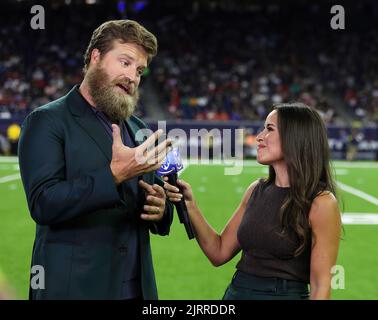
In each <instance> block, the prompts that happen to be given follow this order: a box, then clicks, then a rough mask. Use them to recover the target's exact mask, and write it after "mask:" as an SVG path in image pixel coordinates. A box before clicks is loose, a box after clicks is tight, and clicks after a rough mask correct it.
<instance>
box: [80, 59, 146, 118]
mask: <svg viewBox="0 0 378 320" xmlns="http://www.w3.org/2000/svg"><path fill="white" fill-rule="evenodd" d="M86 77H87V80H88V87H89V94H90V95H91V97H92V99H93V101H94V103H95V104H96V108H97V109H98V110H100V111H102V112H103V113H105V114H106V115H107V116H108V118H109V119H110V120H111V121H112V122H113V123H119V122H120V121H123V120H126V119H128V118H129V117H130V116H131V115H132V114H133V112H134V110H135V106H136V104H137V103H138V99H139V91H138V89H137V88H136V87H135V85H134V84H133V83H130V82H129V81H127V80H121V79H119V80H117V79H116V80H113V81H111V80H110V79H109V76H108V74H107V73H106V71H105V70H104V69H103V68H101V67H95V68H93V69H92V70H88V71H87V74H86ZM122 87H123V88H127V91H128V93H126V92H122V91H123V89H122ZM116 91H118V92H116Z"/></svg>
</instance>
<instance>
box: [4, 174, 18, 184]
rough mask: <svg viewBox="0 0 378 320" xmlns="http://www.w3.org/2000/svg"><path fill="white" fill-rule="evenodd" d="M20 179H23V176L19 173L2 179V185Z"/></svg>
mask: <svg viewBox="0 0 378 320" xmlns="http://www.w3.org/2000/svg"><path fill="white" fill-rule="evenodd" d="M18 179H21V176H20V174H19V173H16V174H12V175H10V176H5V177H1V178H0V183H5V182H9V181H13V180H18Z"/></svg>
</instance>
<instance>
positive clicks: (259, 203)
mask: <svg viewBox="0 0 378 320" xmlns="http://www.w3.org/2000/svg"><path fill="white" fill-rule="evenodd" d="M289 190H290V188H282V187H277V186H276V185H275V183H274V182H273V183H269V184H267V183H264V181H263V180H260V181H259V183H258V184H257V185H256V187H255V189H254V190H253V192H252V195H251V198H250V199H249V201H248V204H247V207H246V210H245V213H244V217H243V219H242V221H241V223H240V226H239V229H238V232H237V237H238V241H239V244H240V246H241V249H242V257H241V259H240V261H239V262H238V264H237V266H236V268H237V269H238V270H240V271H243V272H246V273H249V274H253V275H255V276H260V277H277V278H282V279H287V280H296V281H304V282H307V283H309V282H310V258H311V243H309V244H308V245H307V246H306V248H305V250H304V251H303V252H302V254H300V255H299V256H297V257H294V252H295V250H296V249H297V248H298V245H299V240H298V238H297V237H296V235H295V234H294V233H293V232H292V233H291V234H290V233H289V235H288V236H286V237H282V236H281V235H280V234H279V233H280V231H281V227H280V218H279V211H280V208H281V206H282V204H283V202H284V200H285V197H286V196H287V195H288V193H289ZM310 242H311V241H310Z"/></svg>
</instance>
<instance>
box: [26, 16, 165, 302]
mask: <svg viewBox="0 0 378 320" xmlns="http://www.w3.org/2000/svg"><path fill="white" fill-rule="evenodd" d="M156 53H157V40H156V38H155V36H154V35H153V34H151V33H150V32H149V31H147V30H146V29H145V28H144V27H143V26H141V25H140V24H138V23H137V22H135V21H132V20H113V21H108V22H105V23H104V24H102V25H101V26H99V27H98V28H97V29H96V30H95V31H94V32H93V34H92V37H91V40H90V43H89V45H88V48H87V50H86V53H85V55H84V79H83V81H82V83H81V84H80V86H75V87H74V88H73V89H72V90H71V91H70V92H69V93H68V94H67V95H65V96H64V97H62V98H60V99H58V100H56V101H53V102H50V103H48V104H47V105H44V106H42V107H39V108H37V109H36V110H34V111H33V112H32V113H31V114H30V115H29V116H28V117H27V118H26V119H25V121H24V123H23V126H22V132H21V138H20V142H19V161H20V171H21V177H22V182H23V185H24V189H25V193H26V198H27V203H28V207H29V210H30V214H31V217H32V218H33V219H34V221H35V222H36V238H35V241H34V246H33V255H32V274H31V284H30V291H29V292H30V294H29V296H30V299H125V300H126V299H157V290H156V283H155V276H154V270H153V265H152V256H151V249H150V241H149V232H152V233H154V234H159V235H168V233H169V229H170V225H171V223H172V204H171V203H170V202H169V201H168V200H167V199H166V196H165V192H164V190H163V188H162V185H163V182H162V181H161V180H160V179H159V178H158V177H157V175H156V174H155V170H156V169H157V168H159V166H160V164H161V163H162V161H163V160H164V157H165V154H166V152H167V148H169V144H170V142H169V141H168V140H164V139H162V138H161V139H160V136H161V135H162V132H161V131H157V132H155V133H154V134H152V135H150V136H149V137H148V138H147V139H145V141H138V140H137V139H136V134H137V132H138V131H139V130H141V129H145V128H146V125H145V124H144V123H143V122H142V121H141V120H140V119H138V118H137V117H135V116H133V115H132V113H133V111H134V109H135V106H136V105H137V102H138V96H139V94H138V86H139V83H140V80H141V76H142V74H143V72H144V70H145V68H146V67H147V65H148V63H149V62H150V61H151V59H152V58H153V57H154V56H155V55H156ZM137 136H141V137H142V136H143V135H141V134H138V135H137ZM158 140H159V141H160V140H163V141H161V142H160V144H158V145H157V143H155V142H157V141H158ZM156 145H157V146H156ZM35 266H38V268H35ZM33 267H34V268H33ZM33 270H42V271H43V272H42V273H41V274H38V275H37V274H33V272H34V271H33ZM37 276H38V281H36V279H34V278H35V277H37Z"/></svg>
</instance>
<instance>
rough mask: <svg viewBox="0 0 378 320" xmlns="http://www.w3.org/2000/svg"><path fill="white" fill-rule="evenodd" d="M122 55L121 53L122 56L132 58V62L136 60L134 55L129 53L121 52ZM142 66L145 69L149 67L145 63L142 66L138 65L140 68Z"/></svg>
mask: <svg viewBox="0 0 378 320" xmlns="http://www.w3.org/2000/svg"><path fill="white" fill-rule="evenodd" d="M120 55H121V56H125V57H126V58H128V59H130V60H131V61H132V62H134V61H135V59H134V58H133V57H132V56H130V55H128V54H127V53H121V54H120ZM140 68H143V70H144V69H146V68H147V65H144V64H143V65H140V66H139V67H138V69H140Z"/></svg>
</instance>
